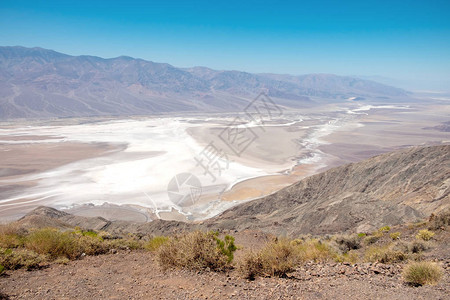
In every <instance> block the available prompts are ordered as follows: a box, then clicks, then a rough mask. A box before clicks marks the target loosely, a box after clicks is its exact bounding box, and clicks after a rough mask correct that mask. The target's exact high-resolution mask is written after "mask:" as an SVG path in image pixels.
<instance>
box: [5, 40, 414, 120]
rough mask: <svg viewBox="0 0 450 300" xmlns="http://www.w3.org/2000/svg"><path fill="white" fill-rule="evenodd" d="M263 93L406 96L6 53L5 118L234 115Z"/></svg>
mask: <svg viewBox="0 0 450 300" xmlns="http://www.w3.org/2000/svg"><path fill="white" fill-rule="evenodd" d="M261 91H266V92H267V93H268V95H269V96H271V97H273V98H276V99H280V103H281V104H282V105H286V106H292V107H301V106H311V105H314V104H315V99H314V98H315V97H318V98H323V99H329V100H330V101H335V100H343V99H347V98H349V97H368V98H376V99H377V98H378V99H386V98H396V97H406V96H407V93H406V92H405V91H404V90H402V89H398V88H394V87H390V86H387V85H383V84H380V83H376V82H373V81H368V80H362V79H357V78H353V77H346V76H336V75H330V74H309V75H302V76H292V75H277V74H252V73H247V72H239V71H217V70H212V69H209V68H205V67H194V68H176V67H174V66H171V65H169V64H166V63H155V62H151V61H146V60H143V59H135V58H131V57H127V56H120V57H116V58H110V59H104V58H100V57H95V56H87V55H82V56H71V55H67V54H63V53H59V52H56V51H53V50H47V49H43V48H25V47H19V46H16V47H9V46H8V47H0V119H7V118H20V117H69V116H101V115H133V114H152V113H164V112H183V111H200V112H207V111H236V110H241V109H242V108H243V107H245V105H246V103H247V102H248V100H251V99H252V98H254V97H255V96H256V95H257V94H258V93H260V92H261Z"/></svg>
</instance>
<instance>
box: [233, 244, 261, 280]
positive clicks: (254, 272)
mask: <svg viewBox="0 0 450 300" xmlns="http://www.w3.org/2000/svg"><path fill="white" fill-rule="evenodd" d="M238 270H239V273H241V275H242V277H244V278H245V279H249V280H254V279H255V278H256V277H257V276H263V275H264V270H265V266H264V261H263V259H262V256H261V254H260V253H255V252H253V251H250V252H247V253H246V254H245V256H244V257H243V259H241V260H240V262H239V264H238Z"/></svg>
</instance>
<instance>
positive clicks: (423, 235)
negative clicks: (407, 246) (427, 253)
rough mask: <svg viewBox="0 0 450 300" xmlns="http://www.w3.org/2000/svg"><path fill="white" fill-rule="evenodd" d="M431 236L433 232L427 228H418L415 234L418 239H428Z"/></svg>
mask: <svg viewBox="0 0 450 300" xmlns="http://www.w3.org/2000/svg"><path fill="white" fill-rule="evenodd" d="M433 236H434V232H432V231H429V230H428V229H422V230H419V232H418V233H417V235H416V238H417V239H418V240H424V241H429V240H431V239H432V238H433Z"/></svg>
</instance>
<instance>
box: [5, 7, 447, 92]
mask: <svg viewBox="0 0 450 300" xmlns="http://www.w3.org/2000/svg"><path fill="white" fill-rule="evenodd" d="M0 45H21V46H28V47H33V46H39V47H43V48H50V49H53V50H56V51H60V52H64V53H68V54H73V55H80V54H90V55H97V56H101V57H116V56H120V55H128V56H132V57H139V58H143V59H147V60H152V61H157V62H167V63H170V64H172V65H175V66H179V67H189V66H196V65H201V66H208V67H211V68H214V69H234V70H242V71H248V72H271V73H289V74H305V73H334V74H340V75H379V76H383V77H388V78H394V79H399V80H396V81H395V82H393V83H398V84H403V85H409V86H411V87H412V88H417V89H441V90H444V89H446V90H450V1H448V0H447V1H433V0H429V1H412V0H411V1H395V0H391V1H384V0H378V1H372V0H359V1H320V0H319V1H264V0H260V1H244V0H241V1H234V0H228V1H220V2H215V1H133V0H129V1H64V0H60V1H40V0H35V1H21V0H0Z"/></svg>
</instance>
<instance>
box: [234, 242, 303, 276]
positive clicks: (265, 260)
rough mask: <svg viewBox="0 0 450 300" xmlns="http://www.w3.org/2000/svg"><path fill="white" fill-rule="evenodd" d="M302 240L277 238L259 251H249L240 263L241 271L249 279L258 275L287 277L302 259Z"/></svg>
mask: <svg viewBox="0 0 450 300" xmlns="http://www.w3.org/2000/svg"><path fill="white" fill-rule="evenodd" d="M301 243H303V241H302V240H295V241H289V240H287V239H276V240H274V241H271V242H269V243H267V244H266V245H265V246H264V247H263V248H262V249H261V250H260V251H259V252H257V253H254V252H250V253H247V254H246V255H245V256H244V258H243V259H241V261H240V262H239V264H238V269H239V271H240V273H241V274H242V275H243V276H244V277H245V278H247V279H254V278H255V277H256V276H278V277H285V276H286V275H287V273H289V272H291V271H293V270H294V268H295V266H296V265H297V264H298V263H299V262H300V261H301V257H300V252H299V250H300V248H299V244H301Z"/></svg>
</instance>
